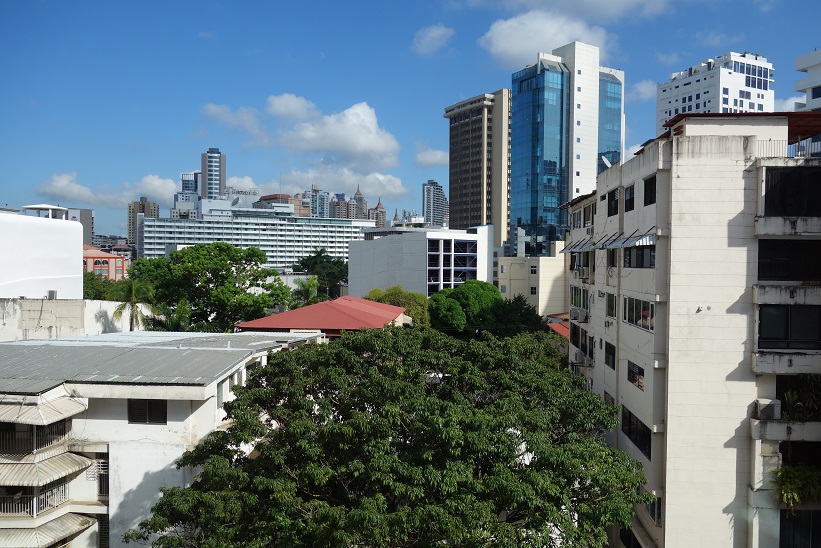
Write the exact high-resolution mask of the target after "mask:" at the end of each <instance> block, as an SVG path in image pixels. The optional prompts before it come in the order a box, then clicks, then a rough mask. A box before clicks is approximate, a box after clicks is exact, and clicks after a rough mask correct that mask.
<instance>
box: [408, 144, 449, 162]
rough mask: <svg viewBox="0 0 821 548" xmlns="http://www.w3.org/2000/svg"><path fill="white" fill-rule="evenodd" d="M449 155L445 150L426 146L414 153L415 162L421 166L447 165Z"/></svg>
mask: <svg viewBox="0 0 821 548" xmlns="http://www.w3.org/2000/svg"><path fill="white" fill-rule="evenodd" d="M449 161H450V156H449V155H448V153H447V151H444V150H434V149H432V148H426V149H423V150H420V151H418V152H417V153H416V164H417V165H420V166H422V167H430V166H442V165H447V164H448V162H449Z"/></svg>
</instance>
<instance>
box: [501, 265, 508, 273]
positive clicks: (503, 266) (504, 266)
mask: <svg viewBox="0 0 821 548" xmlns="http://www.w3.org/2000/svg"><path fill="white" fill-rule="evenodd" d="M499 268H500V269H501V271H502V274H504V273H505V272H507V265H505V264H503V265H499Z"/></svg>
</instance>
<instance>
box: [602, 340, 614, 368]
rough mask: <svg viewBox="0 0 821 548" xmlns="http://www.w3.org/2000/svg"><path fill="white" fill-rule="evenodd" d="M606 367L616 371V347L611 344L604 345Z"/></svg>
mask: <svg viewBox="0 0 821 548" xmlns="http://www.w3.org/2000/svg"><path fill="white" fill-rule="evenodd" d="M604 365H606V366H607V367H609V368H610V369H616V347H615V346H614V345H612V344H610V343H609V342H606V343H604Z"/></svg>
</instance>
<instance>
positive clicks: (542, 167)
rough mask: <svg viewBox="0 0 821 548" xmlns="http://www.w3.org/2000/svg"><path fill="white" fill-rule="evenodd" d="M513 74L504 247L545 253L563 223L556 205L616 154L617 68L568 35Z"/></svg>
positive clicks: (586, 187) (620, 145)
mask: <svg viewBox="0 0 821 548" xmlns="http://www.w3.org/2000/svg"><path fill="white" fill-rule="evenodd" d="M512 81H513V86H512V87H513V91H512V106H511V122H510V131H511V138H510V140H511V143H510V147H511V160H510V233H509V238H510V243H511V245H510V250H509V255H512V256H530V257H551V256H555V255H556V245H555V242H556V241H563V240H564V237H565V233H566V232H567V229H568V226H567V213H566V211H564V210H562V209H561V205H562V204H564V203H566V202H568V201H570V200H571V199H573V198H575V197H577V196H581V195H582V194H587V193H589V192H590V191H592V190H593V189H594V188H595V186H596V174H597V173H599V172H601V171H603V170H604V169H606V168H607V166H609V165H615V164H617V163H618V162H619V161H621V159H622V151H623V150H624V93H623V91H624V73H623V72H622V71H620V70H616V69H612V68H607V67H603V66H600V65H599V49H598V48H597V47H595V46H590V45H587V44H582V43H580V42H573V43H571V44H567V45H566V46H562V47H560V48H557V49H555V50H553V54H552V55H548V54H545V53H540V54H539V56H538V58H537V59H536V64H534V65H529V66H527V67H525V68H524V69H522V70H520V71H518V72H515V73H514V74H513V76H512Z"/></svg>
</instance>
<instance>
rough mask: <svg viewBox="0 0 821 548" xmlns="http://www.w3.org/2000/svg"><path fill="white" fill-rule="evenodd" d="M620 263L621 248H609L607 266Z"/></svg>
mask: <svg viewBox="0 0 821 548" xmlns="http://www.w3.org/2000/svg"><path fill="white" fill-rule="evenodd" d="M618 264H619V250H618V249H608V250H607V266H608V267H610V266H618Z"/></svg>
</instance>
